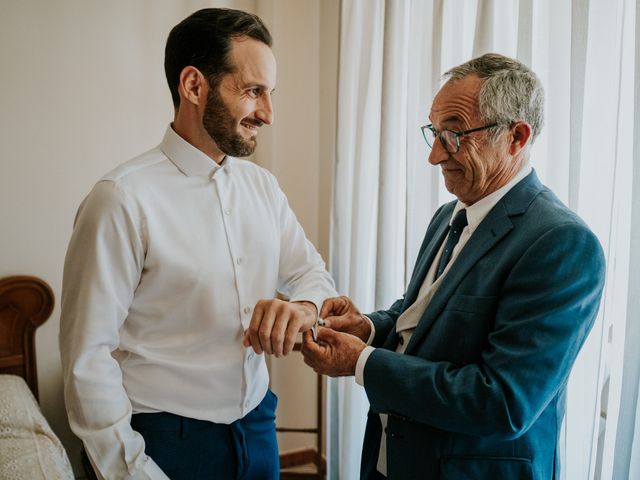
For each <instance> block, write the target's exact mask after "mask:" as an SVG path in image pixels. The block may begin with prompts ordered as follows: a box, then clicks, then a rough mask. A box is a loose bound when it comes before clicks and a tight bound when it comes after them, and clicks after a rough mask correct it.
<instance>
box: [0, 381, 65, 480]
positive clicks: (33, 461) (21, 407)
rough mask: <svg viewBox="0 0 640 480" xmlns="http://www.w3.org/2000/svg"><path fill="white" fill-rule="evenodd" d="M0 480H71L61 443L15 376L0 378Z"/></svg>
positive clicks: (26, 388) (27, 391)
mask: <svg viewBox="0 0 640 480" xmlns="http://www.w3.org/2000/svg"><path fill="white" fill-rule="evenodd" d="M0 479H3V480H4V479H6V480H14V479H15V480H24V479H30V480H40V479H64V480H67V479H69V480H73V471H72V470H71V464H70V463H69V458H68V457H67V453H66V452H65V450H64V448H63V447H62V443H60V440H59V439H58V437H56V435H55V433H53V431H52V430H51V427H50V426H49V424H48V423H47V421H46V420H45V418H44V416H43V415H42V412H41V411H40V407H39V406H38V403H37V402H36V399H35V398H34V396H33V394H32V393H31V390H29V387H28V386H27V384H26V383H25V381H24V380H23V379H22V378H20V377H18V376H16V375H0Z"/></svg>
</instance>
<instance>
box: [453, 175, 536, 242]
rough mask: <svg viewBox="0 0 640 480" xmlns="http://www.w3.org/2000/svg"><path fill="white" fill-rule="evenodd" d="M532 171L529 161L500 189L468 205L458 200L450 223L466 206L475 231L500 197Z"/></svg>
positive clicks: (469, 222) (468, 218)
mask: <svg viewBox="0 0 640 480" xmlns="http://www.w3.org/2000/svg"><path fill="white" fill-rule="evenodd" d="M530 173H531V165H530V164H528V163H527V164H526V165H525V166H524V167H522V169H520V171H519V172H518V173H517V174H516V176H515V177H513V178H512V179H511V180H510V181H509V183H507V184H506V185H503V186H502V187H500V188H499V189H498V190H496V191H495V192H493V193H491V194H489V195H487V196H486V197H484V198H481V199H480V200H478V201H477V202H476V203H474V204H473V205H470V206H468V205H466V204H464V203H462V202H461V201H460V200H458V203H456V206H455V208H454V209H453V214H452V215H451V219H450V220H449V225H451V222H452V221H453V217H455V216H456V213H458V212H459V211H460V210H462V209H463V208H466V209H467V222H468V225H469V231H470V232H473V231H474V230H475V229H476V228H477V227H478V225H480V223H481V222H482V220H484V217H486V216H487V215H488V214H489V212H490V211H491V209H492V208H493V207H495V206H496V204H497V203H498V202H499V201H500V199H501V198H502V197H504V196H505V195H506V194H507V192H508V191H509V190H511V189H512V188H513V187H515V186H516V185H517V184H518V183H519V182H520V180H522V179H523V178H524V177H526V176H527V175H529V174H530Z"/></svg>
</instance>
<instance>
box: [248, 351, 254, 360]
mask: <svg viewBox="0 0 640 480" xmlns="http://www.w3.org/2000/svg"><path fill="white" fill-rule="evenodd" d="M253 357H255V354H254V353H253V352H251V353H250V354H249V356H248V358H249V360H253Z"/></svg>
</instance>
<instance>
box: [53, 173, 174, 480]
mask: <svg viewBox="0 0 640 480" xmlns="http://www.w3.org/2000/svg"><path fill="white" fill-rule="evenodd" d="M132 211H133V209H132V208H131V205H130V204H129V203H128V202H127V198H126V195H125V194H124V193H123V192H122V191H121V190H120V189H119V188H118V187H117V186H116V185H115V184H114V183H113V182H111V181H101V182H99V183H98V184H96V186H95V187H94V189H93V190H92V191H91V193H90V194H89V195H88V196H87V198H86V199H85V200H84V202H83V203H82V205H81V206H80V208H79V210H78V214H77V216H76V221H75V224H74V229H73V233H72V236H71V240H70V243H69V248H68V251H67V255H66V258H65V266H64V278H63V287H62V313H61V318H60V338H59V341H60V352H61V358H62V369H63V375H64V393H65V402H66V406H67V412H68V415H69V423H70V425H71V429H72V430H73V432H74V433H75V434H76V435H78V437H80V439H81V440H82V441H83V443H84V446H85V449H86V451H87V454H88V456H89V457H90V459H91V462H92V464H93V466H94V469H96V470H97V473H98V476H99V477H101V478H126V479H167V478H168V477H167V476H166V475H165V474H164V473H163V472H162V471H161V470H160V468H159V467H158V466H157V464H156V463H155V462H154V461H153V460H152V459H151V458H149V457H148V456H147V455H145V453H144V451H145V445H144V440H143V438H142V436H141V435H140V434H138V433H137V432H136V431H134V430H133V429H132V428H131V425H130V420H131V414H132V408H131V403H130V401H129V399H128V397H127V394H126V392H125V390H124V387H123V384H122V372H121V370H120V367H119V364H118V362H117V361H116V360H115V359H114V357H113V356H112V353H114V352H115V351H116V349H117V348H118V345H119V344H120V336H119V328H120V326H121V325H122V323H123V322H124V320H125V318H126V316H127V312H128V309H129V306H130V304H131V301H132V298H133V293H134V291H135V288H136V286H137V285H138V282H139V279H140V275H141V271H142V266H143V262H144V248H143V238H142V234H141V229H140V222H139V220H138V219H137V218H136V216H135V215H134V214H133V213H132Z"/></svg>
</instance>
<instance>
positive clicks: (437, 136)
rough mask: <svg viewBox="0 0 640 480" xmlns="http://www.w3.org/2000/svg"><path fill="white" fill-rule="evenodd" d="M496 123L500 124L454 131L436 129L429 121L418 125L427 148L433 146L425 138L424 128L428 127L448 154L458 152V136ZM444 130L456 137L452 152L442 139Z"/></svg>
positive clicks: (484, 128) (485, 128) (491, 126)
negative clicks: (454, 149)
mask: <svg viewBox="0 0 640 480" xmlns="http://www.w3.org/2000/svg"><path fill="white" fill-rule="evenodd" d="M498 125H500V124H499V123H492V124H491V125H485V126H483V127H477V128H471V129H469V130H463V131H460V132H458V131H455V130H449V129H447V128H445V129H444V130H441V131H438V130H436V129H435V128H433V123H429V124H427V125H422V126H421V127H420V130H421V131H422V137H423V138H424V141H425V142H427V145H429V148H433V145H431V144H430V143H429V140H428V139H427V134H426V133H425V129H428V130H429V131H430V132H431V133H432V134H433V136H434V137H435V138H437V139H439V140H440V143H441V144H442V146H443V147H444V149H445V150H446V151H447V152H449V153H450V154H452V155H453V154H455V153H458V152H459V151H460V138H461V137H464V136H466V135H469V134H470V133H474V132H479V131H481V130H487V129H489V128H493V127H497V126H498ZM444 132H451V133H453V135H454V136H455V139H456V151H455V152H452V151H450V150H449V149H448V148H447V143H446V142H443V141H442V134H443V133H444ZM434 143H435V139H434Z"/></svg>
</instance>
